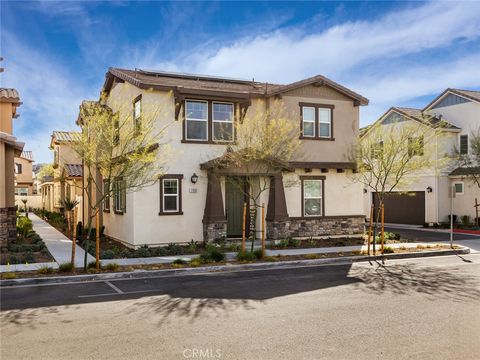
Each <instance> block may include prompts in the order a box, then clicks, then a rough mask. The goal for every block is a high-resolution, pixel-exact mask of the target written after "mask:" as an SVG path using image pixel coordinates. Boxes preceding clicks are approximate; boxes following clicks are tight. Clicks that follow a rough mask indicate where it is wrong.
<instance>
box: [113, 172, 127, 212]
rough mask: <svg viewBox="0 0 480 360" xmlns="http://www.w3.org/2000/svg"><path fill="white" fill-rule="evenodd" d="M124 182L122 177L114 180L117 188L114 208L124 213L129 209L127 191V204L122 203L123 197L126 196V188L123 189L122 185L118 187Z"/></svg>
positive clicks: (114, 195) (114, 196)
mask: <svg viewBox="0 0 480 360" xmlns="http://www.w3.org/2000/svg"><path fill="white" fill-rule="evenodd" d="M122 182H124V180H121V179H120V180H115V181H114V186H115V189H114V194H113V209H114V210H115V212H117V213H124V212H126V210H127V196H126V193H125V204H122V198H123V197H124V196H123V192H126V189H122V186H120V188H119V187H118V184H119V183H122ZM122 205H123V206H122Z"/></svg>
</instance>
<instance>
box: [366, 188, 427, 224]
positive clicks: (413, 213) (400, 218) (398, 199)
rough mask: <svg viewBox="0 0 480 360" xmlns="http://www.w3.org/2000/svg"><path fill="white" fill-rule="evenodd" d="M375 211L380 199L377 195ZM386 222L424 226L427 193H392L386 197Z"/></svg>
mask: <svg viewBox="0 0 480 360" xmlns="http://www.w3.org/2000/svg"><path fill="white" fill-rule="evenodd" d="M372 194H373V201H374V204H375V210H376V209H377V206H378V199H377V196H376V194H375V193H372ZM385 222H386V223H393V224H412V225H423V224H424V223H425V192H424V191H410V192H408V193H402V192H392V193H389V194H386V196H385Z"/></svg>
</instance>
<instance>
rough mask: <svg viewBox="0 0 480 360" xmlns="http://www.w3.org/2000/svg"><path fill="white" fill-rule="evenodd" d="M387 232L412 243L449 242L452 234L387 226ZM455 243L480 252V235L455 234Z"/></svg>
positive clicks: (443, 231) (442, 231) (410, 227)
mask: <svg viewBox="0 0 480 360" xmlns="http://www.w3.org/2000/svg"><path fill="white" fill-rule="evenodd" d="M385 231H389V232H393V233H399V234H400V235H401V237H402V239H407V240H410V241H412V242H416V241H419V242H449V241H450V233H448V232H446V231H445V230H443V229H442V230H434V229H431V230H429V229H424V228H414V227H412V226H405V227H401V226H400V225H399V226H392V227H390V226H386V227H385ZM453 241H454V242H455V243H456V244H459V245H463V246H468V247H469V248H470V249H472V250H475V251H480V235H471V234H460V233H454V234H453Z"/></svg>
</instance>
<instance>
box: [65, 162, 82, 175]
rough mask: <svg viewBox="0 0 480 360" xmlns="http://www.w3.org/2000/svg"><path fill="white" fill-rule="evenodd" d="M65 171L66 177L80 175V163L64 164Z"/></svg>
mask: <svg viewBox="0 0 480 360" xmlns="http://www.w3.org/2000/svg"><path fill="white" fill-rule="evenodd" d="M64 167H65V171H66V172H67V176H68V177H82V176H83V167H82V164H65V165H64Z"/></svg>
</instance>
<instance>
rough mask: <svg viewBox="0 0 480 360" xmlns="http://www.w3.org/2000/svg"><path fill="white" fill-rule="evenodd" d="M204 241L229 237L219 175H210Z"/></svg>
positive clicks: (204, 221) (204, 216)
mask: <svg viewBox="0 0 480 360" xmlns="http://www.w3.org/2000/svg"><path fill="white" fill-rule="evenodd" d="M202 222H203V240H204V241H213V240H215V239H218V238H222V237H224V236H226V235H227V219H226V218H225V211H224V209H223V198H222V188H221V186H220V179H219V177H218V175H216V174H213V173H211V172H209V173H208V184H207V197H206V199H205V210H204V212H203V220H202Z"/></svg>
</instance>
